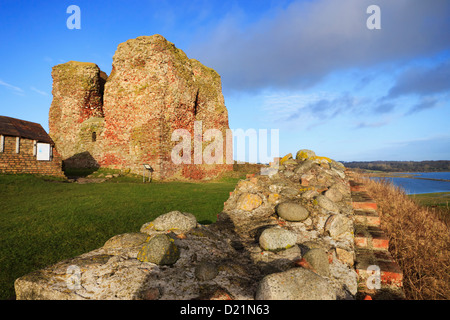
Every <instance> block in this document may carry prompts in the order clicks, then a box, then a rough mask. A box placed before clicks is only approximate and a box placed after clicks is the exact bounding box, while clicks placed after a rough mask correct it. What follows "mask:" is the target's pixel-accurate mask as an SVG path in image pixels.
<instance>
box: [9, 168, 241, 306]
mask: <svg viewBox="0 0 450 320" xmlns="http://www.w3.org/2000/svg"><path fill="white" fill-rule="evenodd" d="M141 179H142V178H138V177H135V178H133V177H119V178H114V179H111V180H110V181H108V182H105V183H90V184H76V183H67V182H62V181H60V180H58V179H50V178H44V177H36V176H31V175H0V198H1V200H0V201H1V202H0V299H9V298H11V297H14V280H15V279H17V278H19V277H21V276H23V275H25V274H27V273H29V272H31V271H33V270H38V269H41V268H43V267H46V266H48V265H51V264H54V263H56V262H58V261H61V260H63V259H67V258H71V257H75V256H77V255H80V254H82V253H86V252H88V251H91V250H93V249H96V248H99V247H101V246H102V245H103V244H104V243H105V241H107V240H108V239H109V238H110V237H112V236H114V235H117V234H121V233H126V232H136V231H139V229H140V227H141V226H142V225H143V224H144V223H146V222H149V221H151V220H153V219H155V218H156V217H157V216H159V215H161V214H163V213H166V212H169V211H172V210H179V211H184V212H190V213H192V214H194V215H195V216H196V217H197V220H198V221H199V222H200V223H203V224H207V223H212V222H214V221H215V220H216V217H217V214H218V213H219V212H220V211H221V210H222V209H223V203H224V201H226V200H227V199H228V196H229V192H230V191H232V190H233V189H234V187H235V185H236V182H237V181H238V180H239V179H238V178H236V177H235V178H226V179H222V180H220V181H218V182H211V183H187V182H170V183H169V182H167V183H162V182H153V183H146V184H144V183H142V180H141Z"/></svg>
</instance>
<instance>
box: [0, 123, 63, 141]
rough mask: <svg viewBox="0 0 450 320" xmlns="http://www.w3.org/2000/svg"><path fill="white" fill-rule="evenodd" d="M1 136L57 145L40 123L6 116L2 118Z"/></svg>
mask: <svg viewBox="0 0 450 320" xmlns="http://www.w3.org/2000/svg"><path fill="white" fill-rule="evenodd" d="M0 135H5V136H14V137H20V138H25V139H30V140H37V141H39V142H45V143H50V144H52V145H54V144H55V143H54V142H53V140H52V138H50V136H49V135H48V134H47V132H45V130H44V128H42V126H41V125H40V124H39V123H34V122H29V121H25V120H20V119H15V118H10V117H4V116H0Z"/></svg>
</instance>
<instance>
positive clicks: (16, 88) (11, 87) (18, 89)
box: [0, 80, 23, 93]
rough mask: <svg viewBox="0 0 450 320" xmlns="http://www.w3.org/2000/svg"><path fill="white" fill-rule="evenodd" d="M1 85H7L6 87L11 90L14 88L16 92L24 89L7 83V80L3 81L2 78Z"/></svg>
mask: <svg viewBox="0 0 450 320" xmlns="http://www.w3.org/2000/svg"><path fill="white" fill-rule="evenodd" d="M0 85H1V86H4V87H6V88H8V89H10V90H13V91H15V92H21V93H23V90H22V89H21V88H19V87H16V86H13V85H12V84H9V83H6V82H4V81H2V80H0Z"/></svg>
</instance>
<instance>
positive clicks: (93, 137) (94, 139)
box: [92, 131, 97, 142]
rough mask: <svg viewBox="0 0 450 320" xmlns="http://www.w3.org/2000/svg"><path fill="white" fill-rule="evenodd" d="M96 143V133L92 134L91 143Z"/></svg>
mask: <svg viewBox="0 0 450 320" xmlns="http://www.w3.org/2000/svg"><path fill="white" fill-rule="evenodd" d="M95 141H97V132H95V131H94V132H92V142H95Z"/></svg>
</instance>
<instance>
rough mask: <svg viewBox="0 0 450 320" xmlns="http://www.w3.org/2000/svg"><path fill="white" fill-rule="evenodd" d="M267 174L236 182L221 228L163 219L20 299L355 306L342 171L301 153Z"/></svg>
mask: <svg viewBox="0 0 450 320" xmlns="http://www.w3.org/2000/svg"><path fill="white" fill-rule="evenodd" d="M265 169H266V168H265ZM268 169H269V170H264V173H268V175H250V176H249V177H248V178H247V179H245V180H241V181H239V182H238V184H237V185H236V188H235V190H234V191H233V192H231V193H230V197H229V199H228V200H227V201H226V202H225V204H224V209H223V211H222V212H221V213H219V214H218V217H217V221H216V222H215V223H213V224H211V225H201V224H199V223H197V222H196V220H195V217H194V215H192V214H190V213H182V212H179V211H172V212H169V213H166V214H163V215H161V216H159V217H158V218H156V219H155V220H153V221H150V222H148V223H146V224H144V225H143V226H142V228H141V230H140V232H137V233H128V234H123V235H117V236H115V237H113V238H111V239H109V240H108V241H107V242H106V243H105V245H104V246H103V247H101V248H99V249H96V250H93V251H91V252H89V253H86V254H83V255H81V256H79V257H76V258H73V259H69V260H66V261H62V262H59V263H57V264H55V265H53V266H49V267H47V268H45V269H43V270H39V271H35V272H32V273H30V274H28V275H25V276H23V277H21V278H19V279H17V280H16V282H15V289H16V295H17V299H102V300H106V299H108V300H109V299H144V300H145V299H150V300H156V299H160V300H190V299H236V300H253V299H257V300H260V299H354V298H355V295H356V293H357V273H356V272H355V269H354V257H355V250H354V234H353V209H352V200H351V193H350V187H349V183H348V179H347V177H346V175H345V173H344V170H345V168H344V166H343V165H342V164H341V163H339V162H336V161H334V160H331V159H328V158H325V157H318V156H316V155H315V153H314V152H312V151H310V150H300V151H299V152H297V154H296V158H295V159H294V158H293V157H292V155H291V154H289V155H287V156H286V157H284V158H282V159H281V160H279V161H276V162H275V163H271V167H270V168H268ZM70 266H75V268H78V270H79V273H78V274H76V273H73V272H68V270H69V269H70V268H69V267H70ZM71 283H76V284H78V286H75V287H74V286H70V284H71Z"/></svg>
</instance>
